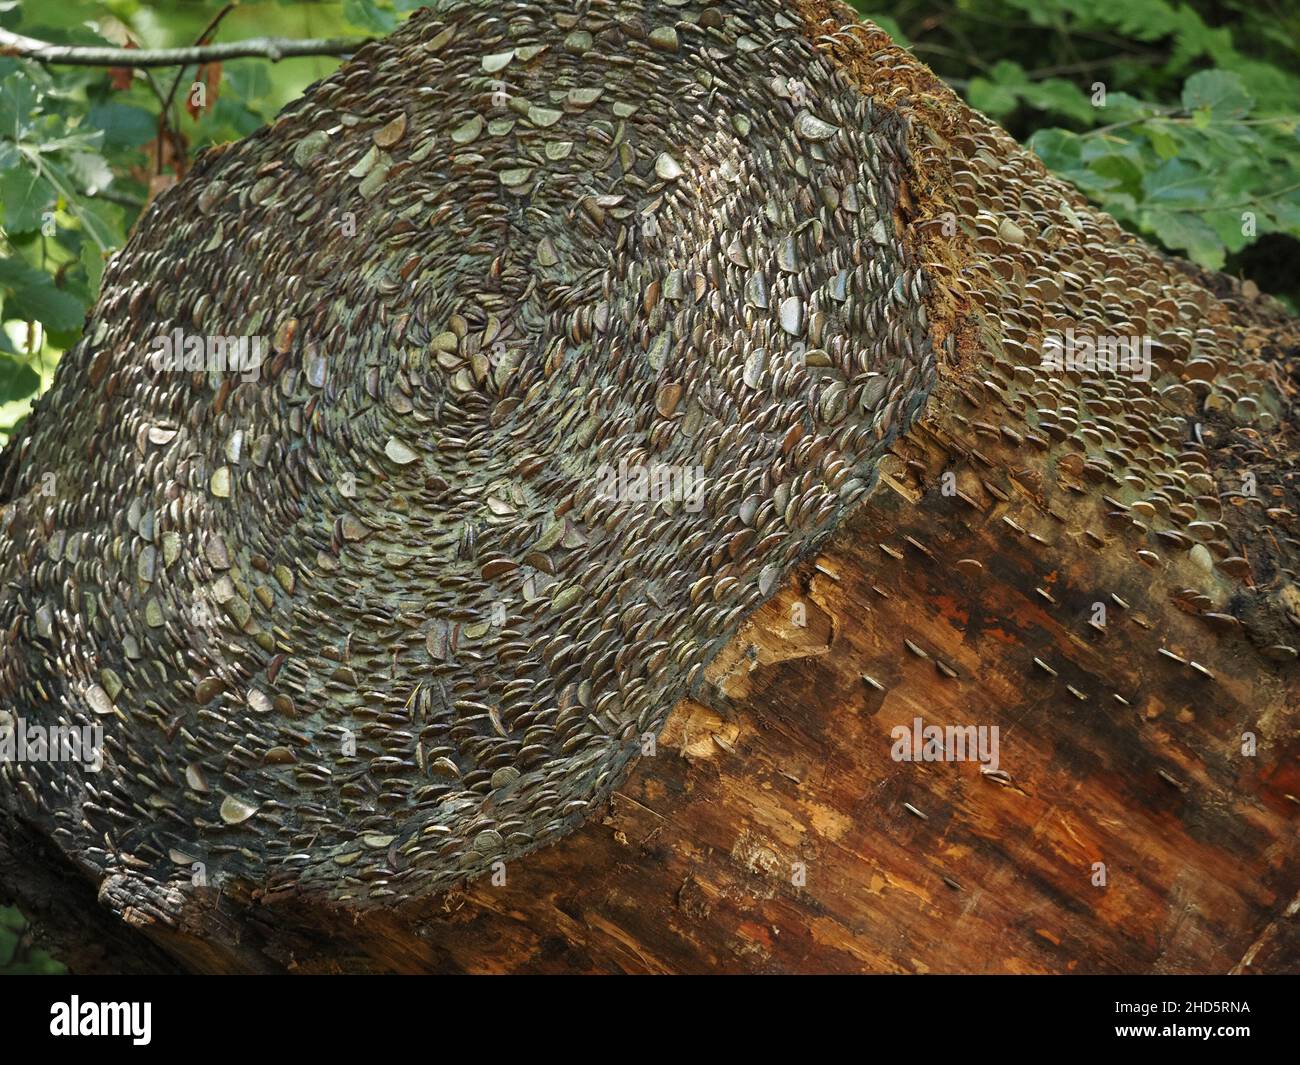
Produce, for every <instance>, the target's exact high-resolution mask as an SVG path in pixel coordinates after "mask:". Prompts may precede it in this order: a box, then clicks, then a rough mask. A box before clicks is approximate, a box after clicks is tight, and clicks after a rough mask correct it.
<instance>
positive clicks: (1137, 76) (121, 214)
mask: <svg viewBox="0 0 1300 1065" xmlns="http://www.w3.org/2000/svg"><path fill="white" fill-rule="evenodd" d="M423 6H432V7H437V6H439V3H438V0H432V2H429V3H423V2H420V0H343V2H341V3H339V2H312V0H261V2H252V3H240V4H227V3H221V2H213V0H161V2H144V0H103V2H100V0H65V2H63V3H58V4H54V3H47V2H30V0H29V2H24V0H0V27H3V28H4V29H7V30H11V31H13V32H16V33H21V34H24V35H25V36H28V37H33V38H37V39H39V40H43V41H48V42H51V43H55V44H75V45H99V46H102V45H114V46H118V47H138V48H165V47H180V46H185V45H190V44H194V43H196V42H199V41H215V42H231V41H237V40H240V39H243V38H248V37H259V36H279V37H290V38H312V39H324V38H337V37H356V38H358V39H359V40H360V39H364V38H365V37H368V36H378V35H382V34H385V33H387V32H389V31H391V30H392V29H393V28H395V27H396V26H397V25H398V23H399V22H400V21H401V20H403V19H405V18H406V17H408V16H409V14H410V12H411V11H413V10H414V9H416V8H418V7H423ZM855 6H856V7H857V8H858V10H859V11H861V12H862V13H863V14H864V15H866V16H867V17H869V18H871V19H872V20H874V21H875V22H877V23H879V24H880V25H881V26H883V27H884V28H885V29H886V30H888V31H889V32H890V33H891V34H893V36H894V37H895V39H896V40H898V41H899V43H901V44H903V45H905V46H907V47H909V48H910V49H912V51H913V52H914V53H915V54H916V55H917V57H918V58H920V59H921V60H923V61H924V62H926V63H928V64H929V65H930V66H931V67H933V68H934V70H935V71H936V72H937V73H938V74H939V75H940V76H941V77H943V78H944V79H945V80H946V81H947V82H948V83H949V84H951V85H952V86H954V88H956V89H957V90H958V91H959V92H960V93H961V94H962V95H963V96H964V97H965V98H966V99H967V100H968V101H969V102H970V104H971V105H972V106H974V107H976V108H978V109H979V110H981V111H983V112H985V113H986V114H988V115H990V116H991V117H992V118H994V119H996V120H997V121H998V122H1000V123H1001V124H1002V125H1003V126H1005V127H1006V128H1007V129H1008V130H1009V131H1010V132H1011V133H1012V134H1013V135H1014V136H1015V137H1016V138H1017V139H1019V140H1021V141H1023V142H1026V143H1028V144H1029V145H1030V146H1031V147H1033V149H1034V150H1035V151H1036V152H1037V153H1038V154H1039V156H1040V157H1041V158H1042V159H1043V161H1044V162H1045V163H1046V165H1047V166H1048V167H1049V168H1050V169H1052V170H1053V171H1055V172H1056V173H1058V174H1060V175H1061V176H1063V177H1065V178H1067V179H1068V180H1070V181H1071V182H1073V183H1074V184H1075V185H1076V186H1077V187H1078V188H1079V189H1080V190H1081V191H1082V192H1083V193H1084V195H1086V196H1087V197H1088V198H1089V199H1090V200H1092V201H1093V202H1094V203H1096V204H1098V205H1100V206H1101V207H1103V208H1104V209H1105V210H1107V211H1109V212H1110V213H1111V214H1113V215H1114V216H1115V217H1116V218H1117V219H1118V220H1119V221H1120V222H1121V223H1122V224H1123V225H1124V226H1125V227H1127V228H1128V229H1129V230H1131V231H1132V232H1134V233H1138V234H1140V235H1141V236H1142V237H1144V238H1145V239H1147V240H1149V241H1151V242H1153V243H1155V244H1157V245H1159V246H1161V247H1163V248H1165V249H1167V250H1169V251H1171V252H1175V253H1177V254H1179V255H1183V256H1186V257H1188V258H1190V259H1192V260H1193V261H1195V262H1197V263H1200V264H1201V265H1203V266H1206V267H1210V268H1214V269H1221V270H1226V271H1228V272H1229V273H1232V274H1234V275H1236V276H1239V277H1241V278H1248V279H1250V280H1253V281H1254V282H1255V283H1256V284H1258V286H1259V287H1260V288H1261V289H1263V290H1265V291H1268V292H1272V293H1274V294H1277V295H1279V296H1281V297H1282V298H1284V299H1285V300H1286V301H1287V302H1288V303H1289V304H1290V305H1291V307H1292V308H1293V309H1294V308H1296V307H1297V306H1300V254H1298V253H1300V74H1297V70H1300V63H1298V62H1297V58H1298V53H1300V5H1296V4H1295V3H1294V0H1189V2H1172V0H1087V2H1085V3H1080V0H955V2H943V0H901V2H899V0H893V2H891V3H889V4H884V3H879V2H878V0H855ZM877 8H881V9H884V8H887V9H888V13H887V14H886V13H884V12H883V11H878V10H877ZM339 62H340V60H339V59H338V58H337V57H332V56H311V57H306V58H296V59H285V60H282V61H280V62H278V63H272V62H270V61H268V60H265V59H256V58H246V59H236V60H231V61H229V62H226V63H224V64H209V65H207V66H204V67H194V66H191V67H186V68H184V69H176V68H158V69H154V70H150V71H145V70H132V69H128V68H96V67H72V66H43V65H41V64H39V63H36V62H32V61H29V60H21V59H16V58H6V57H0V446H2V445H3V443H4V441H5V439H6V437H7V435H8V434H10V433H11V432H12V431H13V428H14V427H15V426H16V425H17V424H18V423H19V422H20V420H21V419H22V418H23V417H24V416H25V414H26V412H27V410H28V409H29V407H30V405H31V402H32V400H33V399H34V398H35V397H36V396H37V395H39V394H40V392H41V391H42V390H43V389H45V388H47V387H48V386H49V383H50V381H51V379H52V375H53V371H54V368H55V366H57V364H58V360H59V357H60V355H61V354H62V353H63V352H64V351H65V350H67V349H68V348H69V347H71V346H72V345H73V344H75V343H76V341H77V339H78V336H79V334H80V330H81V326H82V323H83V320H84V317H85V314H86V311H87V310H88V308H89V307H90V306H91V305H92V304H93V302H94V300H95V297H96V294H97V291H98V286H99V282H100V278H101V276H102V273H103V264H104V261H105V258H106V256H108V255H110V254H111V253H112V252H113V251H115V250H116V249H117V248H119V247H120V246H121V245H122V244H123V243H125V241H126V237H127V234H128V233H129V232H130V229H131V226H132V225H133V224H134V222H135V220H136V219H137V218H138V217H139V215H140V212H141V210H142V209H143V208H144V207H145V206H146V205H147V204H148V202H149V201H150V200H151V199H152V198H153V197H154V196H156V195H158V193H159V192H161V191H162V190H163V189H165V188H167V187H168V186H169V185H171V184H174V183H175V182H176V181H177V180H179V179H180V178H181V177H182V176H183V175H184V174H185V172H186V170H187V169H188V167H189V165H190V163H191V162H192V160H193V158H194V155H195V153H196V152H197V151H198V150H199V149H201V148H203V147H204V146H206V145H210V144H216V143H221V142H225V141H230V140H234V139H238V138H240V137H244V136H246V135H248V134H249V133H252V132H253V131H254V130H256V129H257V128H258V127H260V126H262V125H264V124H265V123H267V122H268V121H270V120H271V119H272V118H273V117H274V115H275V114H276V112H277V111H278V110H279V109H280V108H281V107H282V106H283V105H284V104H286V103H288V102H289V101H290V100H292V99H294V98H295V97H297V96H299V95H300V94H301V93H302V91H303V90H304V89H305V88H306V87H307V86H308V85H310V84H311V83H312V82H314V81H316V80H318V79H319V78H322V77H324V76H326V75H327V74H329V73H330V72H331V71H332V70H333V69H334V68H335V67H336V66H337V65H338V63H339ZM58 971H61V967H60V966H59V965H58V964H57V963H56V962H54V961H53V960H52V959H50V958H49V957H48V956H47V955H45V954H44V953H43V952H41V951H40V950H39V949H37V948H36V947H35V945H34V942H33V936H32V934H31V930H30V929H29V928H28V927H27V924H26V922H25V920H24V918H23V917H22V915H21V914H19V913H18V912H17V911H15V910H12V909H4V908H0V972H9V973H21V972H26V973H30V972H58Z"/></svg>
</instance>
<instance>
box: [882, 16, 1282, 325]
mask: <svg viewBox="0 0 1300 1065" xmlns="http://www.w3.org/2000/svg"><path fill="white" fill-rule="evenodd" d="M936 10H938V11H940V12H942V13H943V14H942V15H936ZM868 12H869V8H868ZM890 16H891V18H890V19H889V20H883V19H882V20H878V21H881V22H882V23H884V22H887V21H894V22H896V23H897V24H898V25H899V26H900V28H901V29H902V32H903V33H904V35H906V37H907V38H908V39H909V42H910V45H911V47H913V48H914V49H915V51H916V53H917V55H918V56H919V57H921V58H923V59H925V60H926V61H927V62H929V63H931V65H932V66H934V67H935V69H936V71H937V72H938V73H940V74H941V75H943V76H945V77H946V78H947V80H949V81H950V82H951V83H952V84H954V85H956V86H957V87H958V88H959V89H960V90H961V91H962V92H963V93H964V95H965V97H966V99H967V101H968V102H969V103H970V104H971V106H973V107H975V108H978V109H979V110H981V111H983V112H985V113H986V114H987V115H989V116H990V117H991V118H993V119H995V120H997V121H998V122H999V123H1001V124H1003V125H1005V126H1007V127H1008V128H1009V129H1010V130H1011V132H1012V133H1014V134H1016V135H1017V136H1018V137H1020V138H1022V139H1025V140H1027V141H1028V143H1029V145H1030V146H1031V147H1032V148H1033V149H1034V151H1035V152H1037V153H1038V155H1039V156H1040V157H1041V158H1042V160H1043V162H1044V163H1045V164H1046V165H1047V166H1048V168H1049V169H1051V170H1053V171H1054V172H1056V173H1057V174H1059V175H1061V176H1062V177H1065V178H1067V179H1068V180H1070V181H1071V182H1073V183H1074V184H1075V185H1076V186H1078V188H1079V189H1080V190H1081V191H1082V192H1083V193H1084V194H1085V195H1086V196H1088V197H1089V199H1091V200H1093V201H1094V202H1095V203H1097V204H1099V205H1100V206H1101V207H1103V208H1104V209H1105V210H1107V211H1109V212H1110V213H1111V214H1112V215H1113V216H1114V217H1115V218H1116V219H1117V220H1118V221H1119V222H1120V223H1122V224H1123V225H1124V226H1126V227H1127V228H1129V229H1130V230H1132V231H1133V232H1135V233H1139V234H1141V235H1142V236H1143V237H1145V238H1146V239H1148V240H1151V241H1153V242H1154V243H1157V244H1160V245H1162V246H1163V247H1165V248H1166V249H1168V250H1170V251H1173V252H1177V253H1178V254H1180V255H1185V256H1187V257H1188V258H1190V259H1192V260H1193V261H1194V262H1197V263H1200V264H1201V265H1202V266H1205V267H1209V268H1212V269H1225V268H1227V269H1230V270H1236V271H1239V272H1243V273H1246V274H1248V275H1249V274H1250V273H1251V272H1252V270H1251V266H1252V264H1257V263H1258V262H1259V260H1256V259H1253V258H1252V257H1251V256H1249V255H1241V254H1240V253H1243V252H1245V251H1247V249H1249V248H1251V246H1252V245H1255V244H1256V243H1257V242H1258V241H1259V240H1260V238H1262V237H1265V236H1267V235H1270V234H1272V235H1279V236H1280V237H1282V238H1284V242H1285V247H1286V249H1287V253H1288V255H1289V258H1290V260H1291V264H1292V265H1291V272H1290V274H1289V276H1282V277H1279V276H1278V274H1277V273H1275V272H1273V273H1270V272H1268V271H1267V270H1260V271H1259V273H1260V276H1259V278H1258V279H1259V281H1260V283H1261V286H1262V287H1264V288H1267V289H1269V290H1271V291H1273V292H1278V293H1281V294H1284V295H1289V296H1291V297H1292V298H1293V299H1294V298H1296V297H1297V296H1298V295H1300V278H1298V277H1297V275H1296V272H1295V266H1294V263H1295V262H1296V260H1297V258H1300V257H1297V256H1296V254H1295V253H1296V251H1297V248H1296V246H1295V244H1294V241H1295V240H1297V239H1300V181H1298V180H1297V173H1298V172H1300V141H1298V140H1297V131H1298V129H1300V114H1298V113H1297V106H1300V77H1298V76H1297V75H1296V74H1295V73H1293V72H1292V71H1293V69H1294V68H1295V65H1296V62H1295V61H1296V42H1297V41H1298V40H1300V32H1298V31H1300V14H1296V13H1295V12H1292V13H1286V12H1282V11H1280V10H1279V9H1278V8H1277V7H1270V6H1269V5H1267V4H1266V5H1264V6H1263V7H1262V8H1261V7H1258V6H1257V5H1254V4H1253V3H1252V4H1247V3H1245V2H1233V0H1228V2H1220V3H1210V2H1202V3H1195V4H1193V3H1172V2H1168V0H1090V2H1089V3H1087V4H1080V3H1078V2H1077V0H964V2H960V3H958V4H956V5H955V6H951V7H950V6H948V5H945V4H935V3H933V2H924V3H923V2H919V0H912V2H905V3H903V4H901V5H897V6H895V7H893V9H892V10H891V11H890ZM871 17H873V18H874V16H871ZM887 28H888V27H887ZM986 57H988V58H986ZM994 57H996V58H994ZM967 75H970V76H967Z"/></svg>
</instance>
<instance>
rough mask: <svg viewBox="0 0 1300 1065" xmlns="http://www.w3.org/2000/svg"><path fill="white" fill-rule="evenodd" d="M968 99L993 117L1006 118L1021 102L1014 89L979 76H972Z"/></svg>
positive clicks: (976, 107) (975, 106) (976, 108)
mask: <svg viewBox="0 0 1300 1065" xmlns="http://www.w3.org/2000/svg"><path fill="white" fill-rule="evenodd" d="M966 100H967V101H968V102H969V103H970V105H971V107H973V108H975V110H976V111H983V112H984V113H985V114H986V115H989V116H990V117H992V118H1005V117H1006V116H1007V115H1009V114H1011V112H1012V111H1014V110H1015V109H1016V104H1017V103H1019V98H1018V97H1017V96H1016V94H1015V92H1014V91H1013V90H1011V89H1009V88H1007V87H1006V86H1005V85H995V84H994V83H993V82H991V81H989V80H988V78H979V77H976V78H971V79H970V84H969V85H967V86H966Z"/></svg>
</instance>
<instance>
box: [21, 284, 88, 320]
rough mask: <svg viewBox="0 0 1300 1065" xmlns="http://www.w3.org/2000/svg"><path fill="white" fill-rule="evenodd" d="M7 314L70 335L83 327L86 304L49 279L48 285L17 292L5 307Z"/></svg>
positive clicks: (22, 289)
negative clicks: (34, 321)
mask: <svg viewBox="0 0 1300 1065" xmlns="http://www.w3.org/2000/svg"><path fill="white" fill-rule="evenodd" d="M5 313H6V314H8V315H10V316H12V317H14V318H21V319H23V320H24V321H31V320H33V319H35V320H36V321H38V322H40V323H41V325H43V326H45V327H46V328H47V329H53V330H56V331H58V332H69V331H72V330H75V329H79V328H80V327H81V323H82V322H83V321H84V320H85V317H86V305H85V304H84V303H82V302H81V300H79V299H77V298H76V297H75V296H74V295H72V294H71V293H70V292H64V291H63V290H62V289H60V288H55V287H54V285H53V283H51V282H49V280H48V278H47V281H46V283H45V284H44V285H35V286H32V287H31V288H21V289H18V290H17V291H15V292H14V294H13V296H12V297H11V298H10V299H9V301H8V302H7V303H6V304H5Z"/></svg>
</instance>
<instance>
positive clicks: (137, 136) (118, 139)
mask: <svg viewBox="0 0 1300 1065" xmlns="http://www.w3.org/2000/svg"><path fill="white" fill-rule="evenodd" d="M86 120H87V121H88V122H89V123H90V124H91V125H92V126H94V127H96V128H97V129H99V130H102V131H103V134H104V148H105V149H106V150H109V151H113V150H117V149H122V148H138V147H140V145H142V144H145V143H147V142H149V141H151V140H153V138H154V136H155V135H156V134H157V132H158V119H157V118H155V117H154V116H153V115H151V114H150V113H149V112H148V111H146V110H145V109H144V108H143V107H133V106H131V105H130V104H121V103H107V104H96V105H95V106H94V107H92V108H91V109H90V111H89V113H88V114H87V115H86Z"/></svg>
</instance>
